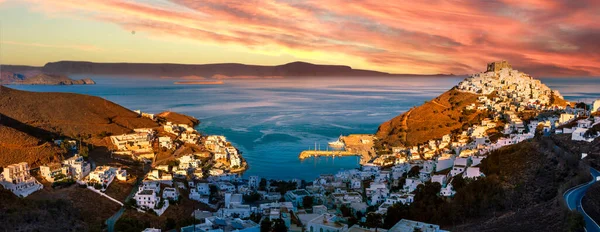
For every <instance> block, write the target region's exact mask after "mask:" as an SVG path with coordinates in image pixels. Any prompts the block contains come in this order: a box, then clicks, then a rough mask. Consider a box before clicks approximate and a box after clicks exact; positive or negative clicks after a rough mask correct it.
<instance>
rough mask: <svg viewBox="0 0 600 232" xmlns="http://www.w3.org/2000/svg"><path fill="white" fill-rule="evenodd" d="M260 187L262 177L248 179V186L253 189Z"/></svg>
mask: <svg viewBox="0 0 600 232" xmlns="http://www.w3.org/2000/svg"><path fill="white" fill-rule="evenodd" d="M259 185H260V177H258V176H250V178H249V179H248V186H250V188H253V189H258V187H259Z"/></svg>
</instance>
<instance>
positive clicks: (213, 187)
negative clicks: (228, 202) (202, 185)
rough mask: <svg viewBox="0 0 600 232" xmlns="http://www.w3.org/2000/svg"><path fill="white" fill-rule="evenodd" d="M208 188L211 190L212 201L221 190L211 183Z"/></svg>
mask: <svg viewBox="0 0 600 232" xmlns="http://www.w3.org/2000/svg"><path fill="white" fill-rule="evenodd" d="M208 188H209V190H210V195H209V198H210V200H211V201H212V200H213V199H215V197H217V193H218V192H219V190H218V189H217V186H215V185H212V184H211V185H209V186H208Z"/></svg>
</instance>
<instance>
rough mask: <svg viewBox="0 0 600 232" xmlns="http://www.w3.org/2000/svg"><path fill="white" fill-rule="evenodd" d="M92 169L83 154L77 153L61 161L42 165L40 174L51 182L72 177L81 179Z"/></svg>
mask: <svg viewBox="0 0 600 232" xmlns="http://www.w3.org/2000/svg"><path fill="white" fill-rule="evenodd" d="M90 171H91V165H90V163H88V162H87V161H85V160H84V159H83V157H82V156H80V155H78V154H75V155H74V156H73V157H71V158H68V159H65V160H63V161H62V162H61V163H49V164H45V165H42V166H40V174H41V175H42V177H44V179H46V180H47V181H49V182H54V181H58V180H61V179H63V178H71V179H74V180H81V179H83V178H84V177H86V176H87V175H88V174H89V173H90Z"/></svg>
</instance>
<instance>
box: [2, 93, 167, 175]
mask: <svg viewBox="0 0 600 232" xmlns="http://www.w3.org/2000/svg"><path fill="white" fill-rule="evenodd" d="M156 126H158V124H157V123H156V122H154V121H152V120H150V119H148V118H143V117H140V116H139V115H138V114H136V113H135V112H133V111H130V110H128V109H126V108H124V107H122V106H119V105H117V104H115V103H112V102H110V101H107V100H104V99H102V98H99V97H94V96H87V95H81V94H72V93H41V92H27V91H20V90H14V89H11V88H8V87H5V86H0V146H2V148H3V149H0V166H5V165H6V164H11V163H15V162H17V161H19V162H20V161H26V162H29V163H31V164H34V165H35V164H36V163H40V162H43V161H44V160H49V159H53V156H56V155H57V147H56V146H54V144H53V143H52V142H51V141H52V139H57V138H60V137H70V138H77V137H79V136H80V135H81V136H83V137H97V136H98V135H107V134H122V133H127V132H130V131H132V130H133V128H142V127H156Z"/></svg>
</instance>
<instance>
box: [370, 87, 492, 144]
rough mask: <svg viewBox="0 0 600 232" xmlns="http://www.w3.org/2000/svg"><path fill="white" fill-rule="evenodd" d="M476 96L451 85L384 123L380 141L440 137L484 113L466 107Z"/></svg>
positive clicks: (405, 141) (406, 141) (419, 140)
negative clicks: (466, 109)
mask: <svg viewBox="0 0 600 232" xmlns="http://www.w3.org/2000/svg"><path fill="white" fill-rule="evenodd" d="M476 100H477V95H475V94H471V93H466V92H460V91H458V90H455V89H451V90H449V91H447V92H445V93H443V94H441V95H440V96H438V97H437V98H435V99H433V100H431V101H427V102H425V103H424V104H423V105H421V106H418V107H415V108H412V109H410V110H409V111H407V112H405V113H403V114H401V115H399V116H397V117H395V118H393V119H391V120H389V121H387V122H384V123H383V124H381V125H380V126H379V129H378V130H377V137H378V138H379V139H380V141H379V142H380V143H382V144H388V145H390V146H398V145H405V146H414V145H417V144H422V143H425V142H427V141H429V140H431V139H440V138H441V137H442V136H444V135H446V134H450V132H451V131H453V130H456V129H459V128H462V127H463V125H467V124H469V123H470V122H471V121H473V120H474V119H477V118H478V116H479V115H481V114H482V113H483V112H480V111H473V112H466V111H464V110H463V109H464V108H465V107H466V106H468V105H470V104H471V103H475V101H476ZM463 112H465V113H463Z"/></svg>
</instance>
